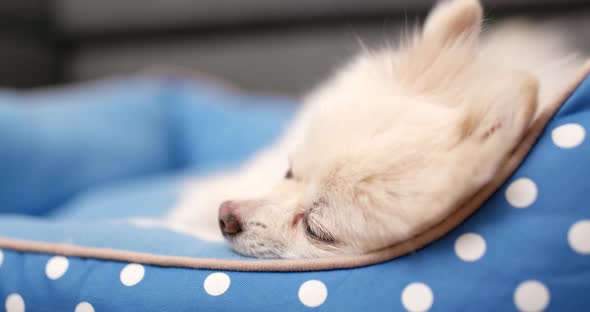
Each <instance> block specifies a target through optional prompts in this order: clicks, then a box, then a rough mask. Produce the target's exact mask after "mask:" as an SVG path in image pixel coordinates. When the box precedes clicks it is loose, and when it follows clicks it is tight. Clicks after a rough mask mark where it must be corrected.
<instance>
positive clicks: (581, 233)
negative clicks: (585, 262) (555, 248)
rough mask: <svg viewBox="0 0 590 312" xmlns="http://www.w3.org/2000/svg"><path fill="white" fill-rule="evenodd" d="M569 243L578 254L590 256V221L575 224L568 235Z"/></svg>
mask: <svg viewBox="0 0 590 312" xmlns="http://www.w3.org/2000/svg"><path fill="white" fill-rule="evenodd" d="M567 241H568V243H569V244H570V247H572V249H573V250H575V251H576V252H577V253H581V254H583V255H590V220H581V221H578V222H576V223H574V225H572V227H570V230H569V231H568V233H567Z"/></svg>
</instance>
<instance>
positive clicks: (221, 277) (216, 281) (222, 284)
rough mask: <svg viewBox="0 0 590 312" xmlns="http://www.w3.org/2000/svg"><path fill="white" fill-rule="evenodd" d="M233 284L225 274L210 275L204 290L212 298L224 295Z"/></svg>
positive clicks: (204, 284)
mask: <svg viewBox="0 0 590 312" xmlns="http://www.w3.org/2000/svg"><path fill="white" fill-rule="evenodd" d="M229 284H231V280H230V278H229V276H228V275H227V274H225V273H221V272H216V273H212V274H209V276H207V278H206V279H205V282H204V283H203V288H205V291H206V292H207V293H208V294H209V295H211V296H219V295H223V294H224V293H225V292H226V291H227V289H228V288H229Z"/></svg>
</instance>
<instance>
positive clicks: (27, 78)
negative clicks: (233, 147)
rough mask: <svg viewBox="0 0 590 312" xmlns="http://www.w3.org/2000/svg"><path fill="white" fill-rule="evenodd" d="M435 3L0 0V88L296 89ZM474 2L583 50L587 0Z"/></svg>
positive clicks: (494, 16)
mask: <svg viewBox="0 0 590 312" xmlns="http://www.w3.org/2000/svg"><path fill="white" fill-rule="evenodd" d="M434 2H435V1H432V0H339V1H336V0H159V1H158V0H54V1H49V0H0V87H17V88H31V87H38V86H47V85H54V84H62V83H70V82H75V81H84V80H89V79H95V78H102V77H109V76H112V75H117V74H129V73H135V72H137V71H141V70H145V69H149V68H157V69H158V68H159V69H162V68H163V69H167V70H170V69H174V70H181V71H186V72H200V73H207V74H210V75H213V76H215V77H221V78H223V79H226V80H228V81H230V82H232V83H234V84H236V85H238V86H240V87H243V88H246V89H251V90H264V91H274V92H283V93H288V94H299V93H300V92H302V90H305V89H307V88H309V87H310V86H312V85H314V84H315V83H316V82H317V81H318V80H320V79H322V78H323V77H325V76H326V75H327V74H328V73H329V72H330V70H331V69H332V68H333V67H334V66H336V65H337V64H339V63H341V62H343V61H344V60H345V59H346V57H347V56H349V55H350V54H353V53H354V52H355V51H357V50H358V42H357V37H359V38H361V39H362V40H363V41H365V42H367V43H368V44H374V43H376V42H385V41H393V40H395V39H396V37H397V34H398V33H399V31H400V27H402V26H404V25H405V24H408V25H409V26H414V25H415V24H416V23H417V22H418V20H419V19H420V18H422V17H423V16H424V14H425V13H426V12H427V10H428V8H429V7H430V6H431V5H432V4H433V3H434ZM483 2H484V3H485V5H486V10H487V14H488V18H489V21H490V22H495V21H497V20H501V19H502V18H505V17H507V16H511V15H527V16H531V17H534V18H536V19H542V20H550V21H552V22H555V23H556V24H557V25H559V26H560V27H564V28H565V29H566V30H567V31H568V32H570V33H571V34H572V35H573V36H574V37H575V38H576V40H575V41H576V44H577V45H578V47H579V48H581V49H582V51H584V52H586V53H588V52H590V0H488V1H485V0H484V1H483ZM588 55H590V53H588Z"/></svg>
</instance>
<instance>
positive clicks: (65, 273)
mask: <svg viewBox="0 0 590 312" xmlns="http://www.w3.org/2000/svg"><path fill="white" fill-rule="evenodd" d="M588 130H590V79H586V80H585V81H584V82H583V83H582V84H581V85H580V86H579V87H578V89H577V90H576V92H575V93H574V94H573V95H572V96H571V97H570V98H569V99H568V101H567V102H566V103H565V104H564V105H563V106H562V108H561V109H560V110H559V112H558V113H557V114H556V115H555V116H554V118H553V119H552V121H551V122H550V123H549V124H548V125H547V128H546V130H545V132H544V133H543V135H542V136H541V137H540V139H539V141H538V142H537V144H536V146H535V147H534V148H533V150H532V151H531V153H530V155H529V156H528V157H527V159H526V160H525V161H524V162H523V163H522V164H521V166H520V167H519V169H518V170H517V171H516V172H515V173H514V174H513V176H512V177H511V178H510V179H509V180H508V181H506V183H505V185H504V186H503V187H502V188H501V189H499V190H498V191H497V192H496V193H495V195H494V196H493V197H492V198H490V199H489V200H488V201H487V202H486V204H485V205H484V206H483V207H482V208H481V209H480V210H478V211H477V212H476V213H475V214H474V215H473V216H472V217H470V218H469V219H468V220H467V221H466V222H465V223H464V224H462V225H461V226H459V227H458V228H457V229H455V230H453V231H452V232H451V233H449V234H448V235H446V236H445V237H444V238H442V239H441V240H439V241H437V242H434V243H433V244H431V245H429V246H427V247H426V248H424V249H422V250H420V251H418V252H416V253H413V254H410V255H408V256H404V257H401V258H398V259H396V260H393V261H389V262H385V263H382V264H377V265H372V266H368V267H362V268H354V269H346V270H334V271H320V272H297V273H276V272H233V271H217V270H198V269H188V268H173V267H158V266H150V265H143V264H137V263H135V264H131V263H121V262H113V261H106V260H97V259H83V258H77V257H60V256H57V257H56V256H55V255H45V254H35V253H23V252H15V251H12V250H9V249H6V248H3V249H2V250H1V251H0V301H1V302H3V304H4V308H5V310H7V311H11V312H14V311H77V312H87V311H115V312H116V311H196V310H201V311H235V310H236V308H239V309H240V310H245V311H310V310H317V311H590V296H588V289H590V183H589V182H588V177H589V176H590V139H589V138H588V137H587V135H586V133H587V132H588ZM125 203H126V204H130V203H132V201H131V200H129V201H126V202H125ZM80 209H82V208H80ZM105 209H106V208H105ZM72 210H73V211H75V209H73V208H72ZM2 219H4V220H10V221H14V219H8V217H0V235H1V236H5V237H6V236H8V237H15V238H29V239H30V238H32V236H33V235H32V234H30V233H26V231H25V230H24V229H26V228H27V227H26V226H23V224H24V223H26V222H30V225H29V226H28V228H31V227H33V226H35V225H39V226H40V227H41V228H43V227H44V226H46V225H44V224H45V223H43V222H41V223H40V221H38V220H37V221H33V220H28V221H27V220H21V221H20V222H21V223H19V226H18V227H10V226H8V224H9V222H8V221H2ZM3 222H4V223H3ZM23 222H24V223H23ZM44 222H49V221H44ZM69 222H71V223H75V222H76V219H75V218H73V217H72V218H71V219H69ZM86 222H87V221H86ZM82 228H86V229H89V228H91V226H90V225H88V224H86V225H85V226H84V227H82ZM47 229H48V230H47V232H48V233H49V232H51V231H50V229H51V227H49V226H47ZM68 229H69V230H68V231H70V232H68V235H70V237H59V235H57V234H55V233H57V230H55V233H53V232H52V233H53V234H47V237H52V239H53V240H58V239H63V240H64V241H67V240H68V239H70V240H72V241H74V242H79V241H83V240H84V238H83V237H82V235H83V234H84V235H86V236H88V235H90V234H88V233H90V232H92V231H90V230H87V233H84V232H83V231H78V232H77V231H75V230H71V228H68ZM110 230H113V228H109V227H107V226H105V229H104V233H112V232H109V231H110ZM158 233H159V232H157V233H156V234H153V235H156V236H157V235H162V237H164V235H166V234H165V233H163V232H162V233H159V234H158ZM76 235H78V236H76ZM108 236H109V235H107V234H105V235H102V236H97V237H99V238H102V240H104V241H102V243H100V244H102V245H100V246H103V247H105V246H109V245H111V246H113V245H116V243H115V242H110V241H108V239H107V237H108ZM110 236H113V235H110ZM135 238H137V237H135ZM37 239H38V240H44V238H43V236H41V235H39V237H37ZM113 239H117V240H122V239H123V238H122V237H115V238H113ZM96 241H97V242H98V238H97V239H96ZM97 242H95V244H97V245H98V244H99V243H97ZM150 242H151V243H152V244H155V245H158V246H159V245H162V244H163V242H166V244H168V246H165V247H161V246H160V247H159V248H169V249H170V251H169V252H170V253H173V252H175V251H174V250H176V252H178V250H179V245H176V246H175V245H173V244H170V241H169V240H165V239H163V238H162V239H160V240H157V239H151V238H150ZM203 246H205V245H203ZM203 246H201V245H200V247H203ZM207 246H209V247H208V248H205V247H207ZM205 247H203V248H201V251H200V252H205V253H206V252H207V250H212V251H211V254H213V255H214V256H216V257H220V258H229V257H231V256H229V254H228V255H226V254H224V253H215V250H219V249H220V248H225V247H223V245H216V244H211V245H206V246H205ZM138 248H139V247H138ZM142 248H143V249H144V251H150V249H149V248H148V247H145V248H144V247H142ZM153 248H156V247H153ZM216 248H217V249H216ZM157 251H158V252H161V251H162V250H161V249H158V250H157ZM253 261H255V260H253Z"/></svg>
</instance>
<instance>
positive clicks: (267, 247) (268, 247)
mask: <svg viewBox="0 0 590 312" xmlns="http://www.w3.org/2000/svg"><path fill="white" fill-rule="evenodd" d="M226 240H227V242H228V243H229V245H230V247H231V248H232V249H233V250H234V251H235V252H237V253H238V254H240V255H242V256H246V257H252V258H261V259H281V258H284V257H283V249H284V248H282V244H277V243H264V242H261V241H258V240H249V239H247V237H246V236H244V237H242V236H241V235H238V236H237V237H226Z"/></svg>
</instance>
